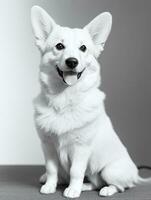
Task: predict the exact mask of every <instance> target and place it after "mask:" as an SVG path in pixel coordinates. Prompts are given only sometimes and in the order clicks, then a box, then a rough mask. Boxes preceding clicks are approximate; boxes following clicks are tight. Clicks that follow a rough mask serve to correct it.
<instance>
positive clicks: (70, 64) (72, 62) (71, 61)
mask: <svg viewBox="0 0 151 200" xmlns="http://www.w3.org/2000/svg"><path fill="white" fill-rule="evenodd" d="M65 62H66V65H67V66H68V67H69V68H71V69H74V68H75V67H76V66H77V65H78V60H77V59H76V58H74V57H71V58H68V59H66V61H65Z"/></svg>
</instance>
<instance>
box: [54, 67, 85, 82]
mask: <svg viewBox="0 0 151 200" xmlns="http://www.w3.org/2000/svg"><path fill="white" fill-rule="evenodd" d="M56 69H57V72H58V74H59V76H60V77H61V78H62V80H63V81H64V82H65V83H66V84H67V85H69V86H71V85H74V84H75V83H76V82H77V80H78V79H79V78H80V77H81V75H82V73H83V72H84V70H85V68H84V69H83V70H82V71H81V72H73V71H62V70H60V69H59V67H58V66H56Z"/></svg>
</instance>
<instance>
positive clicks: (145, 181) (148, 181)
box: [136, 176, 151, 185]
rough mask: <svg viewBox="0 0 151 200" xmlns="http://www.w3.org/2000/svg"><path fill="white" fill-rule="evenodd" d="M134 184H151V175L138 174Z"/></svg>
mask: <svg viewBox="0 0 151 200" xmlns="http://www.w3.org/2000/svg"><path fill="white" fill-rule="evenodd" d="M136 185H151V177H149V178H142V177H141V176H138V179H137V183H136Z"/></svg>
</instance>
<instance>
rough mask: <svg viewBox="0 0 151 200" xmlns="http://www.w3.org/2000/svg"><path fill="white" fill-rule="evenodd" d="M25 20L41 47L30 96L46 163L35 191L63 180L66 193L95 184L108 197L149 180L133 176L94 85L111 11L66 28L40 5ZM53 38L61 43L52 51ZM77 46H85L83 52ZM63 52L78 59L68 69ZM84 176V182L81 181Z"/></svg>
mask: <svg viewBox="0 0 151 200" xmlns="http://www.w3.org/2000/svg"><path fill="white" fill-rule="evenodd" d="M31 20H32V26H33V33H34V36H35V40H36V45H37V46H38V48H39V50H40V52H41V63H40V73H39V79H40V83H41V93H40V94H39V95H38V97H37V98H36V99H35V100H34V107H35V124H36V127H37V132H38V135H39V137H40V139H41V143H42V147H43V152H44V156H45V162H46V173H45V174H44V175H43V176H42V177H41V181H42V182H45V184H44V185H43V186H42V187H41V190H40V191H41V193H44V194H48V193H54V192H55V191H56V186H57V184H58V183H68V184H69V186H68V187H67V188H66V189H65V191H64V196H66V197H70V198H74V197H79V196H80V193H81V191H82V190H92V189H96V188H99V189H100V192H99V194H100V195H101V196H110V195H113V194H114V193H116V192H118V191H124V190H125V188H131V187H133V186H135V185H137V184H142V183H143V184H144V183H147V182H150V179H147V180H144V179H142V178H140V176H139V175H138V170H137V167H136V166H135V164H134V163H133V161H132V160H131V158H130V156H129V154H128V152H127V150H126V148H125V147H124V145H123V144H122V143H121V141H120V139H119V138H118V136H117V134H116V133H115V131H114V129H113V127H112V124H111V121H110V119H109V117H108V116H107V114H106V112H105V107H104V99H105V95H104V93H103V92H102V91H100V90H99V89H98V87H99V85H100V84H101V77H100V65H99V63H98V61H97V58H98V57H99V55H100V53H101V52H102V51H103V48H104V45H105V42H106V40H107V38H108V35H109V33H110V30H111V25H112V17H111V14H110V13H107V12H106V13H102V14H100V15H99V16H97V17H96V18H95V19H94V20H93V21H92V22H90V23H89V24H88V25H87V26H85V27H84V28H83V29H71V28H67V27H61V26H59V25H57V24H56V23H55V21H54V20H53V19H52V18H51V17H50V16H49V15H48V14H47V13H46V12H45V11H44V10H43V9H42V8H40V7H38V6H34V7H33V8H32V12H31ZM58 43H62V44H63V45H64V48H63V49H61V50H58V49H57V48H56V44H58ZM81 45H85V46H86V51H85V52H83V51H81V50H80V46H81ZM69 57H75V58H76V59H77V60H78V61H79V64H78V66H77V67H76V68H75V69H74V70H73V71H74V72H72V73H71V71H69V69H68V66H66V64H65V60H66V59H67V58H69ZM57 68H59V70H60V72H61V73H62V74H63V76H62V77H61V76H60V75H59V73H58V71H57ZM81 72H82V74H81V77H80V78H79V79H78V78H77V77H76V76H77V75H78V73H81ZM66 74H68V76H69V78H71V79H72V77H70V76H72V75H74V78H77V80H76V82H74V84H71V85H68V83H67V82H66V79H63V77H64V76H65V75H66ZM85 176H86V177H87V178H88V180H89V182H90V184H84V183H83V180H84V177H85ZM104 183H105V184H106V185H105V184H104Z"/></svg>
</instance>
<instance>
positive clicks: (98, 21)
mask: <svg viewBox="0 0 151 200" xmlns="http://www.w3.org/2000/svg"><path fill="white" fill-rule="evenodd" d="M111 27H112V15H111V14H110V13H109V12H104V13H101V14H100V15H98V16H97V17H95V18H94V19H93V20H92V21H91V22H90V23H89V24H88V25H86V26H85V27H84V29H87V30H88V32H89V33H90V35H91V38H92V40H93V42H94V44H95V45H96V48H97V50H98V53H97V54H99V53H101V51H103V49H104V45H105V42H106V40H107V38H108V36H109V33H110V31H111Z"/></svg>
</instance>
